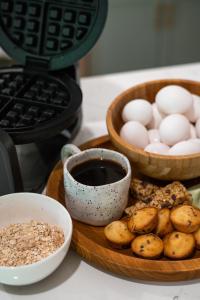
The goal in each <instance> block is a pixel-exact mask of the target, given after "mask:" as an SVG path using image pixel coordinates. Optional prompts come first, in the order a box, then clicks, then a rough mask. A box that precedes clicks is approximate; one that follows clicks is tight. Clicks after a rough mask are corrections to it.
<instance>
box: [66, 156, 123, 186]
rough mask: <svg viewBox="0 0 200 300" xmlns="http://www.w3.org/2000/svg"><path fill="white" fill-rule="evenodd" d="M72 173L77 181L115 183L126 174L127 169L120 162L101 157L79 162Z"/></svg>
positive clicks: (86, 183) (95, 183) (91, 184)
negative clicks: (101, 158)
mask: <svg viewBox="0 0 200 300" xmlns="http://www.w3.org/2000/svg"><path fill="white" fill-rule="evenodd" d="M70 173H71V175H72V176H73V177H74V179H75V180H76V181H78V182H80V183H82V184H85V185H90V186H99V185H104V184H109V183H113V182H116V181H118V180H120V179H122V178H123V177H124V176H126V171H125V170H124V169H123V168H122V166H121V165H119V164H118V163H116V162H113V161H111V160H100V159H91V160H88V161H86V162H84V163H82V164H79V165H77V166H76V167H74V168H73V169H72V170H71V172H70Z"/></svg>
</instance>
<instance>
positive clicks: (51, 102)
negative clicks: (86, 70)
mask: <svg viewBox="0 0 200 300" xmlns="http://www.w3.org/2000/svg"><path fill="white" fill-rule="evenodd" d="M106 15H107V0H73V1H72V0H57V1H55V0H30V1H27V0H2V1H0V45H1V46H2V47H3V48H4V50H5V51H6V52H7V53H8V54H9V55H10V56H11V57H12V58H14V59H15V60H16V61H17V63H19V64H20V65H19V66H18V65H15V66H12V67H9V68H4V69H0V176H1V178H3V180H2V184H1V185H0V195H3V194H6V193H10V192H14V191H32V192H41V190H42V189H43V187H44V183H45V182H46V179H47V177H48V174H49V173H50V171H51V169H52V168H53V166H54V165H55V163H56V161H57V160H58V159H59V154H60V149H61V147H62V146H63V145H64V144H66V143H68V142H70V141H72V140H73V138H74V137H75V135H76V134H77V132H78V130H79V129H80V126H81V120H82V111H81V102H82V93H81V90H80V88H79V84H78V78H77V69H76V63H77V61H78V60H79V59H80V58H81V57H83V56H84V55H85V54H86V53H87V52H88V51H89V50H90V49H91V48H92V46H93V45H94V44H95V42H96V41H97V39H98V37H99V36H100V34H101V31H102V29H103V27H104V24H105V20H106Z"/></svg>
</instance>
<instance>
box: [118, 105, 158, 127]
mask: <svg viewBox="0 0 200 300" xmlns="http://www.w3.org/2000/svg"><path fill="white" fill-rule="evenodd" d="M152 115H153V111H152V107H151V104H150V103H149V102H148V101H147V100H144V99H136V100H132V101H130V102H129V103H127V104H126V105H125V106H124V108H123V111H122V119H123V120H124V122H128V121H137V122H140V123H141V124H143V125H144V126H145V125H147V124H148V123H149V122H150V121H151V119H152Z"/></svg>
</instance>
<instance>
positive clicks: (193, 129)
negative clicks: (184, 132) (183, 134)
mask: <svg viewBox="0 0 200 300" xmlns="http://www.w3.org/2000/svg"><path fill="white" fill-rule="evenodd" d="M196 137H197V135H196V129H195V127H194V126H193V125H192V124H190V139H195V138H196Z"/></svg>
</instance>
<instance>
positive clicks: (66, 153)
mask: <svg viewBox="0 0 200 300" xmlns="http://www.w3.org/2000/svg"><path fill="white" fill-rule="evenodd" d="M80 152H81V150H80V149H79V148H78V147H76V146H75V145H73V144H66V145H64V146H63V147H62V149H61V160H62V163H63V165H64V163H65V161H66V160H67V159H68V158H69V157H70V156H72V155H74V154H78V153H80Z"/></svg>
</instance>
